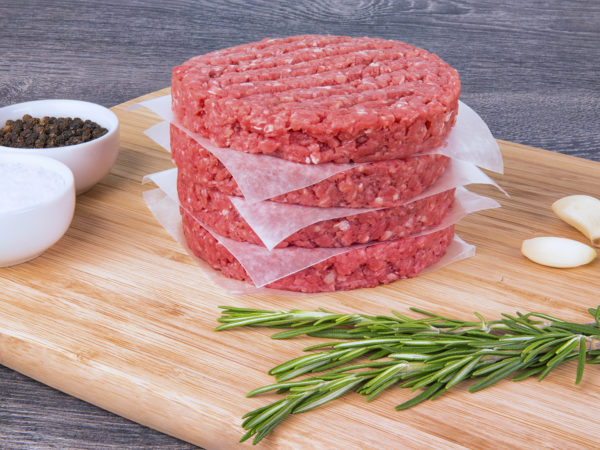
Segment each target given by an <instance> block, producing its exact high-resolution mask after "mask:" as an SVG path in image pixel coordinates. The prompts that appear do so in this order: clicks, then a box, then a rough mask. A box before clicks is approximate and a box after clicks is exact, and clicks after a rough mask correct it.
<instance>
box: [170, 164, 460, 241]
mask: <svg viewBox="0 0 600 450" xmlns="http://www.w3.org/2000/svg"><path fill="white" fill-rule="evenodd" d="M177 191H178V194H179V202H180V204H181V206H182V207H183V208H184V209H185V210H186V211H187V212H188V213H189V214H191V215H192V216H194V217H196V218H198V219H199V220H200V221H201V222H202V223H203V224H204V225H206V226H207V227H209V228H210V229H212V230H214V231H215V233H217V234H219V235H220V236H224V237H227V238H229V239H233V240H235V241H241V242H250V243H253V244H256V245H263V243H262V241H261V240H260V239H259V237H258V236H257V235H256V234H255V233H254V231H252V229H251V228H250V226H249V225H248V223H247V222H246V221H245V220H244V219H243V218H242V217H241V216H240V214H239V213H238V211H237V209H236V208H235V207H234V206H233V204H232V203H231V201H230V199H229V197H228V196H226V195H224V194H221V193H220V192H218V191H214V190H210V189H206V188H202V187H200V186H199V185H198V184H197V183H195V182H194V179H193V178H189V177H187V176H186V175H184V174H182V173H181V172H179V174H178V178H177ZM453 200H454V189H451V190H449V191H446V192H442V193H440V194H437V195H432V196H431V197H427V198H424V199H421V200H417V201H415V202H411V203H408V204H405V205H403V206H397V207H395V208H385V209H379V210H376V211H371V212H366V213H362V214H355V215H351V216H347V217H341V218H338V219H330V220H324V221H321V222H318V223H315V224H313V225H309V226H308V227H306V228H303V229H301V230H299V231H297V232H296V233H294V234H292V235H291V236H289V237H288V238H286V239H285V240H284V241H282V242H281V243H280V244H278V245H277V248H282V247H287V246H290V245H291V246H296V247H306V248H313V247H348V246H350V245H353V244H366V243H368V242H372V241H390V240H393V239H398V238H401V237H405V236H410V235H412V234H417V233H420V232H421V231H424V230H426V229H428V228H432V227H434V226H436V225H438V224H439V223H440V222H441V221H442V219H443V218H444V216H445V215H446V213H447V212H448V209H449V208H450V205H452V202H453Z"/></svg>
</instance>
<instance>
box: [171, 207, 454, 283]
mask: <svg viewBox="0 0 600 450" xmlns="http://www.w3.org/2000/svg"><path fill="white" fill-rule="evenodd" d="M181 213H182V218H183V232H184V234H185V237H186V240H187V243H188V246H189V248H190V250H191V251H192V252H193V253H194V254H195V255H196V256H198V257H199V258H202V259H203V260H205V261H206V262H208V263H209V264H210V265H211V266H212V267H213V268H215V269H217V270H221V271H222V273H223V274H224V275H225V276H227V277H229V278H235V279H238V280H246V281H250V279H249V277H248V275H247V274H246V271H245V270H244V269H243V267H242V266H241V264H240V263H239V262H238V261H237V260H236V259H235V258H234V257H233V255H232V254H231V253H229V251H227V249H226V248H225V247H223V246H222V245H221V244H219V242H218V241H217V240H216V239H215V238H214V237H213V236H212V235H211V234H210V233H209V232H208V231H206V230H205V229H204V228H202V226H200V225H199V224H198V222H197V221H196V220H195V219H194V218H193V217H191V216H190V215H188V214H186V213H185V211H182V212H181ZM453 235H454V226H450V227H448V228H445V229H443V230H441V231H437V232H435V233H431V234H427V235H424V236H418V237H414V238H403V239H398V240H395V241H390V242H383V243H380V244H374V245H371V246H368V247H361V248H357V249H354V250H351V251H349V252H347V253H344V254H342V255H337V256H334V257H332V258H329V259H327V260H325V261H323V262H320V263H318V264H315V265H314V266H311V267H308V268H306V269H304V270H301V271H299V272H296V273H294V274H292V275H288V276H287V277H285V278H282V279H280V280H277V281H275V282H273V283H271V284H269V285H267V287H271V288H276V289H285V290H289V291H298V292H332V291H339V290H350V289H358V288H363V287H374V286H377V285H379V284H387V283H390V282H392V281H395V280H397V279H399V278H408V277H414V276H416V275H417V274H418V273H419V272H421V271H422V270H423V269H424V268H426V267H428V266H430V265H432V264H434V263H436V262H437V261H439V260H440V258H441V257H442V256H443V255H444V254H445V253H446V248H447V247H448V245H450V243H451V242H452V237H453Z"/></svg>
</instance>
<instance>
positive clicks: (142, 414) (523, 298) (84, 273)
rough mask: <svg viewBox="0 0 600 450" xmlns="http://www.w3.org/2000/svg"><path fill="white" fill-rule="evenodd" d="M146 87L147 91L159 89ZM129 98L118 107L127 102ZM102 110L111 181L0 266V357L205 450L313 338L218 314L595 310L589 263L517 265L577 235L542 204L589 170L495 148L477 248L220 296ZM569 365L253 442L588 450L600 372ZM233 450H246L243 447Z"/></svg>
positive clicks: (142, 153)
mask: <svg viewBox="0 0 600 450" xmlns="http://www.w3.org/2000/svg"><path fill="white" fill-rule="evenodd" d="M165 93H167V91H166V90H165V91H161V92H157V93H153V94H150V95H149V96H146V98H149V97H150V96H156V95H159V94H161V95H162V94H165ZM139 100H140V99H136V100H132V102H136V101H139ZM132 102H129V103H127V104H123V105H119V106H117V107H115V108H114V111H115V112H116V113H117V115H118V116H119V119H120V120H121V126H122V128H121V133H122V136H121V153H120V156H119V159H118V161H117V163H116V165H115V166H114V168H113V170H112V172H111V174H110V175H108V176H107V177H106V178H105V179H104V180H103V181H102V182H101V183H100V184H99V185H97V186H96V187H95V188H94V189H92V190H91V191H89V192H88V193H86V194H84V195H82V196H80V197H78V199H77V209H76V214H75V218H74V220H73V223H72V225H71V228H70V229H69V231H68V232H67V234H66V235H65V236H64V237H63V239H62V240H61V241H60V242H59V243H58V244H56V245H55V246H54V247H53V248H52V249H50V250H49V251H47V252H46V253H45V254H44V255H42V256H41V257H39V258H37V259H35V260H33V261H31V262H28V263H26V264H22V265H19V266H16V267H12V268H6V269H0V363H2V364H4V365H5V366H7V367H10V368H12V369H15V370H17V371H19V372H21V373H23V374H25V375H28V376H30V377H32V378H35V379H37V380H39V381H41V382H43V383H46V384H48V385H50V386H53V387H55V388H57V389H60V390H62V391H64V392H67V393H69V394H71V395H74V396H76V397H78V398H81V399H84V400H86V401H88V402H91V403H93V404H95V405H98V406H100V407H102V408H105V409H107V410H110V411H112V412H114V413H116V414H119V415H122V416H124V417H127V418H129V419H132V420H134V421H136V422H139V423H142V424H145V425H148V426H150V427H152V428H156V429H158V430H160V431H163V432H165V433H168V434H171V435H173V436H177V437H179V438H181V439H184V440H187V441H189V442H192V443H195V444H198V445H200V446H204V447H207V448H230V447H232V446H234V445H235V444H236V442H237V440H238V439H239V438H240V437H241V436H242V434H243V433H242V429H241V428H240V423H241V420H240V418H241V416H242V415H243V414H244V413H245V412H247V411H250V410H252V409H254V408H256V407H259V406H262V405H265V404H267V403H270V402H271V401H272V400H273V399H275V398H277V397H276V396H275V395H263V396H259V397H255V398H251V399H247V398H245V394H246V393H247V392H248V391H250V390H251V389H253V388H256V387H258V386H262V385H265V384H269V383H271V382H272V378H271V377H270V376H268V375H267V374H266V372H267V370H268V369H269V368H271V367H273V366H275V365H277V364H279V363H281V362H283V361H285V360H287V359H289V358H292V357H294V356H297V355H298V354H299V353H300V352H301V349H302V348H303V347H305V346H306V345H309V343H314V340H313V339H305V338H299V339H293V340H288V341H273V340H270V339H269V337H268V336H269V335H270V333H269V332H268V331H265V330H261V329H243V330H242V329H238V330H232V331H227V332H220V333H216V332H214V331H213V328H214V327H215V326H216V325H217V322H216V319H217V317H218V316H219V310H218V308H217V306H218V305H235V306H244V307H256V308H265V309H290V308H303V309H314V308H317V307H319V306H322V307H326V308H328V309H330V310H333V311H339V312H363V313H369V314H376V313H383V314H385V313H389V311H390V310H392V309H395V310H397V311H400V312H402V313H407V312H408V308H409V307H410V306H416V307H420V308H424V309H428V310H433V311H436V312H439V313H440V314H444V315H452V316H456V317H461V318H470V317H472V316H471V314H472V312H473V311H477V312H479V313H482V314H483V315H484V316H485V317H487V318H488V319H495V318H498V317H499V316H500V314H501V313H503V312H506V313H514V312H515V311H521V312H526V311H532V310H535V311H539V312H545V313H548V314H552V315H556V316H559V317H562V318H564V319H568V320H573V321H581V322H586V321H590V317H589V316H588V315H587V313H586V309H587V308H588V307H591V306H596V305H598V304H600V277H599V276H598V275H599V274H600V261H598V260H596V261H595V262H594V263H592V264H590V265H588V266H585V267H581V268H577V269H570V270H559V269H551V268H545V267H542V266H538V265H535V264H533V263H531V262H530V261H528V260H526V259H525V258H524V257H522V256H521V254H520V252H519V247H520V244H521V241H522V240H523V239H526V238H530V237H533V236H542V235H557V236H564V237H569V238H573V239H577V240H580V241H585V238H584V237H583V236H581V235H580V234H579V233H578V232H577V231H575V230H574V229H572V228H570V227H569V226H568V225H566V224H564V223H563V222H561V221H560V220H559V219H558V218H556V217H555V216H554V215H553V213H552V212H551V210H550V205H551V203H552V202H553V201H554V200H555V199H557V198H560V197H562V196H565V195H568V194H591V195H595V196H600V183H599V180H600V164H599V163H596V162H592V161H586V160H582V159H577V158H573V157H568V156H564V155H560V154H557V153H551V152H548V151H544V150H539V149H534V148H530V147H525V146H522V145H518V144H513V143H510V142H500V145H501V148H502V152H503V154H504V157H505V164H506V174H505V175H504V176H496V175H493V177H494V178H495V179H496V180H497V181H498V182H499V183H500V184H501V185H502V186H503V187H504V188H505V189H506V190H507V191H508V193H509V194H510V196H511V197H510V198H506V197H504V196H503V195H502V194H500V193H499V192H497V191H496V190H494V189H493V188H490V187H487V186H484V187H476V188H475V189H473V190H476V191H477V192H479V193H483V194H485V195H489V196H491V197H494V198H496V199H497V200H498V201H499V202H500V203H501V204H502V208H500V209H496V210H490V211H485V212H481V213H478V214H473V215H470V216H468V217H467V218H465V219H464V220H462V221H461V222H460V223H459V224H458V226H457V232H458V234H459V235H460V236H461V237H462V238H463V239H465V240H466V241H468V242H470V243H473V244H475V245H477V255H476V256H475V257H473V258H470V259H467V260H464V261H461V262H458V263H455V264H452V265H451V266H448V267H446V268H444V269H441V270H439V271H436V272H433V273H430V274H427V275H423V276H420V277H417V278H414V279H410V280H401V281H398V282H396V283H393V284H391V285H389V286H383V287H378V288H375V289H362V290H357V291H351V292H340V293H335V294H329V295H315V296H306V295H305V296H295V295H292V296H274V295H245V296H232V295H228V294H225V293H224V292H223V291H222V290H221V289H220V288H218V287H216V286H215V285H213V283H212V282H211V281H209V279H208V278H207V277H206V276H205V275H204V273H203V272H202V270H201V269H200V268H199V267H198V266H197V265H196V264H195V263H194V262H193V261H192V259H191V258H190V257H188V256H187V255H186V254H185V252H184V251H183V250H182V249H181V248H180V247H179V245H178V244H176V243H175V242H174V241H173V240H172V239H171V237H170V236H169V235H168V234H167V233H166V232H165V231H164V230H163V228H162V227H161V226H160V225H159V224H158V223H157V221H156V220H155V219H154V217H153V216H152V214H151V213H150V212H149V211H148V209H147V208H146V205H145V203H144V201H143V200H142V191H143V190H145V189H147V187H142V185H141V183H140V180H141V178H142V176H143V175H146V174H148V173H152V172H156V171H159V170H163V169H167V168H170V167H172V164H171V162H170V155H169V154H168V153H166V152H165V151H164V150H162V149H160V148H158V147H157V146H156V145H155V144H154V143H153V142H152V141H150V139H148V138H147V137H146V136H145V135H144V134H143V130H144V129H146V128H148V127H149V126H151V125H153V124H154V123H156V122H158V121H159V119H158V118H156V117H155V116H153V114H152V113H150V112H148V111H146V110H143V109H141V110H136V111H130V112H127V111H126V108H127V106H129V104H130V103H132ZM574 376H575V364H574V363H573V364H571V363H569V364H567V365H565V366H564V367H561V368H559V369H558V370H556V371H555V372H554V373H552V374H551V375H550V376H549V377H548V378H547V379H546V380H544V382H542V383H538V382H537V381H536V380H534V379H530V380H526V381H522V382H519V383H516V382H511V381H502V382H500V383H499V384H497V385H495V386H494V387H492V388H490V389H486V390H484V391H482V392H480V393H476V394H469V393H468V392H467V390H466V387H467V386H466V385H464V384H463V385H459V386H458V387H457V388H455V389H454V390H453V391H452V392H451V393H449V394H447V395H444V396H442V397H440V398H439V399H437V400H435V401H432V402H427V403H424V404H422V405H420V406H418V407H416V408H412V409H409V410H407V411H401V412H397V411H395V410H394V406H395V405H397V404H399V403H401V402H403V401H405V400H406V399H408V398H409V396H411V395H413V394H411V393H410V392H408V391H407V390H405V389H399V388H397V389H391V390H389V392H386V393H385V394H384V395H382V396H381V397H380V398H378V399H377V400H376V401H374V402H372V403H369V404H367V403H366V402H365V401H364V399H363V398H362V397H361V396H359V395H357V394H351V395H347V396H346V397H344V398H343V399H342V400H337V401H335V402H332V403H329V404H327V405H326V406H324V407H322V408H319V409H317V410H314V411H311V412H309V413H306V414H300V415H297V416H293V417H291V418H289V419H288V420H286V421H285V422H284V423H283V424H282V425H280V426H279V427H278V428H277V430H276V431H275V432H274V433H273V434H272V435H271V436H270V437H268V438H267V439H265V440H264V441H263V443H261V445H262V446H264V447H277V448H294V447H296V448H297V447H311V448H341V447H344V446H345V447H346V448H374V447H378V448H390V447H423V446H428V447H462V446H467V447H474V448H483V447H495V448H498V447H542V446H547V447H556V448H558V447H560V448H568V447H571V448H577V447H597V446H598V445H599V444H600V438H599V436H598V430H599V429H600V417H599V415H598V404H600V370H599V369H598V367H597V366H587V367H586V372H585V374H584V377H583V381H582V382H581V384H580V385H578V386H574V384H573V380H574ZM245 445H247V446H248V447H249V446H250V444H245Z"/></svg>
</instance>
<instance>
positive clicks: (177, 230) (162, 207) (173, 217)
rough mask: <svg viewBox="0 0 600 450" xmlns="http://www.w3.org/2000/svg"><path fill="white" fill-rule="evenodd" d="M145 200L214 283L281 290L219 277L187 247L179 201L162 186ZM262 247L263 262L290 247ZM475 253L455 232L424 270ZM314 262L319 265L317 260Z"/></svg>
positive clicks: (234, 288) (234, 289) (237, 290)
mask: <svg viewBox="0 0 600 450" xmlns="http://www.w3.org/2000/svg"><path fill="white" fill-rule="evenodd" d="M144 200H145V201H146V204H147V205H148V208H149V209H150V211H151V212H152V213H153V214H154V216H155V217H156V219H157V220H158V222H159V223H160V224H161V225H162V226H163V227H164V228H165V230H166V231H167V232H168V233H169V234H170V235H171V236H172V237H173V238H174V239H175V240H176V241H177V242H178V243H179V244H180V245H181V246H182V247H183V248H184V249H185V250H186V252H187V253H188V254H190V255H191V256H192V257H193V258H194V259H195V260H196V261H198V262H199V264H200V267H201V268H202V269H204V270H205V271H207V272H208V274H209V275H210V277H211V278H212V279H213V281H215V283H217V284H219V285H220V286H221V287H223V288H224V289H225V290H226V291H228V292H229V293H233V294H248V293H257V292H280V291H275V290H268V291H266V290H265V291H262V290H257V289H256V287H255V286H252V285H251V284H249V283H238V282H236V280H229V279H227V278H225V277H223V276H219V275H218V273H217V272H216V271H214V270H213V269H211V268H210V266H209V265H208V264H206V263H204V262H203V261H201V260H199V259H198V258H196V257H195V256H193V255H192V253H191V252H190V250H189V248H188V247H187V244H186V242H185V238H184V236H183V231H182V226H181V216H180V215H179V206H178V204H177V203H176V202H174V201H173V200H172V199H171V198H170V197H169V196H168V195H167V194H166V193H165V192H163V191H162V190H161V189H153V190H150V191H146V192H144ZM213 236H214V235H213ZM215 237H216V236H215ZM220 242H221V243H223V241H220ZM238 244H239V243H238ZM244 245H248V246H250V245H252V244H244ZM253 247H258V246H253ZM258 248H262V247H258ZM352 248H356V247H352ZM227 249H228V250H229V251H231V249H230V248H229V247H227ZM262 250H263V251H264V254H263V255H262V256H263V258H264V259H265V261H264V263H265V264H267V265H268V264H270V263H271V262H272V255H273V254H274V253H275V252H280V251H285V250H288V249H276V250H273V251H268V250H267V249H264V248H263V249H262ZM338 250H340V249H338ZM341 250H343V251H349V250H350V249H349V248H346V249H341ZM340 253H341V252H340ZM338 254H339V253H338ZM474 254H475V247H474V246H473V245H470V244H467V243H465V242H464V241H462V239H460V238H459V237H458V236H456V235H455V236H454V241H453V242H452V243H451V245H450V246H449V247H448V248H447V250H446V255H445V256H444V257H443V258H442V259H441V260H440V261H438V262H437V263H436V264H434V265H432V266H431V267H429V268H428V269H425V270H424V271H423V273H425V272H430V271H432V270H435V269H439V268H442V267H444V266H445V265H448V264H451V263H452V262H455V261H459V260H461V259H465V258H469V257H471V256H473V255H474ZM234 256H236V255H235V254H234ZM236 258H237V256H236ZM240 263H242V262H241V261H240ZM313 264H316V262H315V263H313ZM313 264H310V265H313ZM242 265H243V263H242ZM244 268H245V269H246V271H248V268H247V267H246V266H244ZM297 270H302V269H301V268H300V269H297ZM291 273H294V272H290V274H291ZM283 276H285V275H283ZM280 278H281V277H280ZM252 279H253V280H254V278H253V277H252ZM277 279H279V278H274V279H272V280H270V281H266V282H263V283H262V284H260V283H258V284H256V286H258V287H261V286H264V285H265V284H269V283H271V282H273V281H276V280H277ZM297 295H299V294H297Z"/></svg>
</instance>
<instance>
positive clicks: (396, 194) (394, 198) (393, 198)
mask: <svg viewBox="0 0 600 450" xmlns="http://www.w3.org/2000/svg"><path fill="white" fill-rule="evenodd" d="M399 198H400V196H399V195H398V193H397V192H396V193H395V194H394V195H393V196H392V200H398V199H399Z"/></svg>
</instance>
